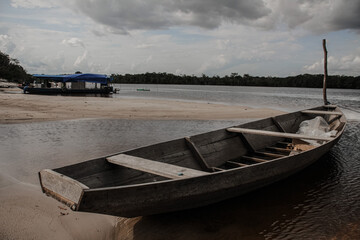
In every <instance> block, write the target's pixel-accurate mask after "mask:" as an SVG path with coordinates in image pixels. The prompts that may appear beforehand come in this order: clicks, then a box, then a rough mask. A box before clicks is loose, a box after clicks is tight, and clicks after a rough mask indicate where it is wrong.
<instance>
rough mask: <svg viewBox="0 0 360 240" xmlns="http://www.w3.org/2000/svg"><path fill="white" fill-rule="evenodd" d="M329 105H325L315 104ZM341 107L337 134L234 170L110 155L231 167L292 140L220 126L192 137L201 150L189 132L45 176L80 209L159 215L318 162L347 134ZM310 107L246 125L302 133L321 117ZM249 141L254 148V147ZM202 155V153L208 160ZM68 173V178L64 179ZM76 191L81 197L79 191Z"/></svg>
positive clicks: (52, 190) (335, 120) (51, 188)
mask: <svg viewBox="0 0 360 240" xmlns="http://www.w3.org/2000/svg"><path fill="white" fill-rule="evenodd" d="M321 109H323V108H322V107H319V108H314V109H312V110H317V111H318V110H321ZM333 111H336V112H337V113H338V115H336V114H333V115H336V116H338V117H331V118H332V119H330V118H328V120H329V122H331V124H332V125H333V127H334V128H337V129H338V133H337V135H336V137H334V138H332V140H330V141H326V142H325V143H323V144H321V145H320V146H318V147H315V148H312V149H310V150H305V151H302V152H297V153H296V154H293V155H292V154H289V155H281V156H280V157H277V158H274V159H270V160H263V161H260V162H257V163H256V164H250V165H247V164H243V165H239V166H238V167H234V168H231V169H226V170H224V169H222V170H221V169H220V171H215V172H211V171H209V172H208V173H207V174H205V175H199V176H195V177H188V178H180V179H179V178H176V179H169V178H164V177H161V176H160V177H159V176H155V175H152V174H147V173H144V172H141V171H136V169H135V170H134V169H131V168H128V167H124V166H116V164H112V163H111V162H109V159H110V158H111V157H112V156H119V155H123V154H128V155H127V156H130V157H131V156H136V157H140V158H142V159H144V160H145V159H149V160H150V161H149V162H150V163H151V162H153V161H158V162H164V163H166V164H167V165H169V164H174V165H177V168H178V167H179V166H181V167H184V168H185V169H188V168H192V169H194V170H197V171H199V170H200V171H201V168H202V167H201V166H200V165H199V164H198V163H197V164H196V162H198V161H199V160H200V161H202V160H201V158H204V159H205V160H206V161H207V164H209V165H211V166H213V167H215V168H221V167H222V166H225V165H223V164H224V163H232V164H234V163H233V161H235V159H237V158H239V157H242V156H243V155H245V154H249V152H250V153H254V151H255V152H257V151H258V150H259V149H265V148H266V147H268V146H272V145H273V144H274V143H277V142H279V141H282V140H283V139H284V138H279V137H278V136H277V137H263V136H260V137H256V136H253V135H245V134H244V135H243V136H239V135H238V134H237V133H233V132H229V131H228V129H229V128H228V129H220V130H216V131H213V132H209V133H204V134H199V135H196V136H192V137H191V139H192V140H190V141H193V142H192V144H194V146H195V153H196V154H192V153H194V152H191V151H190V150H189V149H187V147H188V146H187V141H188V140H185V139H190V138H185V139H177V140H173V141H169V142H165V143H159V144H154V145H151V146H146V147H142V148H137V149H133V150H129V151H126V152H122V153H119V154H114V155H112V156H107V157H103V158H99V159H94V160H90V161H86V162H82V163H78V164H74V165H71V166H66V167H63V168H59V169H54V172H56V173H55V174H54V175H51V176H50V177H51V178H52V179H53V178H54V177H55V178H56V179H57V182H55V181H53V182H54V183H51V184H47V185H46V184H45V183H43V182H42V181H43V180H44V181H47V180H46V179H45V178H44V176H45V174H43V175H44V176H42V173H45V172H44V171H45V170H43V171H41V172H40V181H41V182H42V183H41V185H42V189H43V191H44V192H45V193H47V194H49V195H52V196H53V197H54V198H56V199H58V200H60V201H63V202H65V203H67V204H68V205H70V206H71V208H72V209H73V210H77V211H84V212H92V213H101V214H109V215H116V216H123V217H135V216H144V215H152V214H159V213H166V212H173V211H179V210H185V209H191V208H196V207H200V206H206V205H209V204H213V203H216V202H219V201H222V200H225V199H229V198H232V197H236V196H239V195H242V194H245V193H248V192H250V191H253V190H256V189H258V188H261V187H264V186H266V185H270V184H272V183H274V182H277V181H279V180H282V179H285V178H286V177H289V176H290V175H292V174H295V173H297V172H299V171H301V170H303V169H304V168H306V167H307V166H309V165H311V164H313V163H314V162H315V161H317V160H318V159H319V158H321V157H322V156H323V155H324V154H326V153H327V152H328V151H329V150H330V149H331V148H332V147H333V145H334V144H336V143H337V142H338V141H339V139H340V137H341V135H342V134H343V131H344V128H345V125H346V119H345V117H344V116H343V115H341V114H340V113H341V111H340V110H339V109H338V108H334V109H333ZM307 114H308V113H306V114H305V113H302V112H295V113H289V114H284V115H280V116H277V117H276V118H268V119H263V120H258V121H255V122H251V123H246V124H242V125H240V126H238V127H241V128H248V129H260V130H266V131H274V129H278V131H279V132H281V130H282V131H283V132H288V133H295V132H296V129H298V126H299V124H300V122H302V121H303V120H305V119H312V118H313V116H312V115H311V116H307ZM325 115H327V114H325ZM235 128H236V127H235ZM238 129H240V128H238ZM279 129H280V130H279ZM259 132H262V131H259ZM244 139H245V140H244ZM243 140H244V141H245V142H247V144H245V143H244V142H243ZM248 148H251V149H252V150H251V151H250V150H246V149H248ZM192 150H194V149H192ZM290 151H292V150H290ZM199 155H201V156H200V159H199ZM224 158H226V159H224ZM189 159H190V160H191V161H190V160H189ZM233 159H234V160H233ZM253 159H255V160H257V159H256V158H253ZM145 162H146V160H145ZM160 165H161V164H160ZM235 165H236V164H235ZM217 166H218V167H217ZM140 168H141V166H140ZM215 168H214V169H215ZM142 169H144V168H142ZM218 170H219V169H218ZM50 171H52V170H50ZM46 173H47V172H46ZM61 176H67V177H66V178H62V177H61ZM67 184H70V185H67ZM79 186H80V190H79ZM69 187H70V188H73V189H74V191H75V190H76V191H75V192H76V194H73V193H72V195H69V197H66V192H68V190H67V189H69ZM75 187H76V188H75ZM64 189H65V190H64ZM79 191H80V192H79ZM64 195H65V200H64ZM74 196H76V197H75V198H73V197H74Z"/></svg>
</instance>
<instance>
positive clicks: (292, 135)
mask: <svg viewBox="0 0 360 240" xmlns="http://www.w3.org/2000/svg"><path fill="white" fill-rule="evenodd" d="M226 130H227V131H228V132H234V133H246V134H256V135H263V136H269V137H282V138H291V139H309V140H317V141H331V140H333V139H334V138H332V137H316V136H307V135H303V134H296V133H283V132H273V131H265V130H256V129H249V128H237V127H232V128H227V129H226Z"/></svg>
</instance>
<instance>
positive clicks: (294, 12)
mask: <svg viewBox="0 0 360 240" xmlns="http://www.w3.org/2000/svg"><path fill="white" fill-rule="evenodd" d="M17 1H20V0H17ZM22 1H24V0H22ZM37 1H39V2H42V1H40V0H37ZM64 1H65V3H63V4H64V6H67V7H70V8H72V9H73V10H74V11H76V12H80V13H82V14H84V15H86V16H88V17H90V18H91V19H93V20H94V21H95V22H97V23H99V24H100V25H101V26H103V27H100V28H102V29H95V30H93V32H94V34H96V35H99V36H100V35H104V34H105V33H112V34H129V32H130V31H133V30H158V29H169V28H172V27H179V26H194V27H200V28H204V29H215V28H218V27H220V26H222V24H224V23H232V24H239V25H245V26H253V27H257V28H262V29H267V30H270V29H276V28H282V27H284V26H286V27H287V28H289V29H295V28H303V29H305V30H308V31H312V32H318V33H323V32H327V31H336V30H342V29H355V30H360V21H359V18H358V12H359V11H360V1H358V0H346V1H343V0H316V1H315V0H291V1H289V0H228V1H218V0H184V1H179V0H168V1H161V0H137V1H133V0H120V1H119V0H92V1H86V0H73V1H70V0H64ZM38 4H40V3H38Z"/></svg>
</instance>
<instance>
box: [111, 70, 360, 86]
mask: <svg viewBox="0 0 360 240" xmlns="http://www.w3.org/2000/svg"><path fill="white" fill-rule="evenodd" d="M111 77H112V79H113V81H112V82H113V83H124V84H182V85H221V86H253V87H297V88H322V87H323V77H324V75H322V74H316V75H312V74H301V75H297V76H289V77H271V76H268V77H259V76H251V75H249V74H244V75H243V76H241V75H239V74H238V73H232V74H231V75H230V76H227V75H226V76H224V77H219V76H212V77H210V76H206V75H204V74H203V75H202V76H201V77H198V76H194V75H191V76H190V75H174V74H171V73H143V74H124V75H121V74H112V75H111ZM327 88H340V89H360V76H357V77H353V76H338V75H331V76H328V77H327Z"/></svg>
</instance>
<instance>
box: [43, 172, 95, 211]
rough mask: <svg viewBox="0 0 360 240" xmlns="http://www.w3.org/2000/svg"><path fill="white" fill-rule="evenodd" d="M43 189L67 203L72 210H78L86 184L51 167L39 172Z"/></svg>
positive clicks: (47, 193)
mask: <svg viewBox="0 0 360 240" xmlns="http://www.w3.org/2000/svg"><path fill="white" fill-rule="evenodd" d="M39 179H40V185H41V189H42V191H43V192H44V193H45V194H46V195H48V196H51V197H53V198H55V199H56V200H58V201H60V202H62V203H64V204H66V205H67V206H69V207H70V208H71V209H72V210H78V207H79V203H80V201H81V199H82V197H83V194H84V190H86V189H89V187H87V186H86V185H84V184H82V183H80V182H78V181H76V180H74V179H72V178H70V177H67V176H65V175H63V174H60V173H58V172H55V171H53V170H50V169H44V170H42V171H40V172H39Z"/></svg>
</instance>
